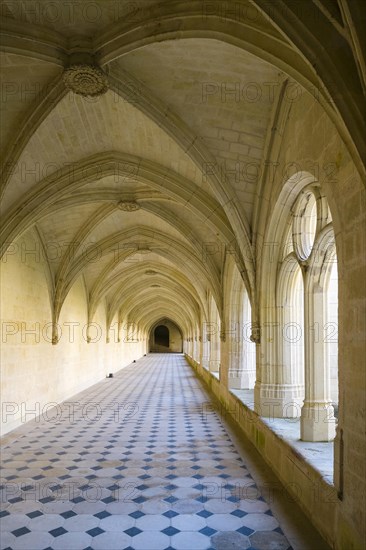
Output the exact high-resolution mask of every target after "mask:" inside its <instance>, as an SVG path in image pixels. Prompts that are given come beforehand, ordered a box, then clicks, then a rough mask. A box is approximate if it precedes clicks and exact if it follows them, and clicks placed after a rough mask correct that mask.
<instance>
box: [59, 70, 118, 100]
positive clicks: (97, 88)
mask: <svg viewBox="0 0 366 550" xmlns="http://www.w3.org/2000/svg"><path fill="white" fill-rule="evenodd" d="M62 79H63V81H64V84H65V86H66V88H68V89H69V90H71V91H72V92H74V93H75V94H78V95H82V96H84V97H87V96H89V97H96V96H99V95H103V94H105V93H106V92H107V90H108V78H107V75H106V74H105V73H104V71H102V69H101V68H100V67H98V66H97V65H92V64H89V63H82V64H75V65H70V67H67V68H66V69H65V70H64V73H63V75H62Z"/></svg>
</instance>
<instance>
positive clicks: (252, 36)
mask: <svg viewBox="0 0 366 550" xmlns="http://www.w3.org/2000/svg"><path fill="white" fill-rule="evenodd" d="M229 4H230V3H225V2H217V3H215V2H213V3H211V2H210V3H207V2H200V1H196V0H194V1H192V0H191V1H187V2H178V1H171V0H169V1H164V2H161V1H155V0H144V1H143V2H139V1H136V2H133V3H131V2H129V1H124V0H121V1H119V2H116V1H115V0H111V1H109V0H96V1H94V2H92V3H88V2H84V3H75V4H72V3H65V2H64V1H63V0H54V1H53V2H52V3H48V2H39V0H37V1H32V0H24V1H19V2H15V1H14V0H11V1H10V0H9V1H7V0H4V1H3V2H2V5H1V9H2V16H3V17H2V34H1V76H2V80H3V87H2V102H1V120H2V124H1V153H2V158H4V159H5V162H4V164H3V167H2V177H1V184H2V205H1V208H2V216H3V224H2V244H3V246H4V244H5V246H4V250H5V249H6V246H7V245H10V243H11V242H13V241H14V240H15V239H17V238H19V237H20V236H21V235H22V233H24V232H25V231H33V234H34V235H36V236H37V239H39V242H40V243H41V245H42V246H43V248H44V249H45V250H46V251H47V254H45V256H46V257H47V258H48V270H49V273H48V279H49V284H50V296H51V304H52V310H53V318H54V320H57V318H58V315H59V314H60V311H61V308H62V304H63V303H64V300H65V298H66V296H67V294H68V292H69V290H70V288H71V287H72V285H73V284H74V282H75V281H76V280H77V279H78V278H79V277H82V278H83V280H84V283H85V286H86V289H87V292H88V296H89V318H90V319H92V317H93V314H94V313H95V310H96V308H97V306H98V304H99V303H100V302H101V301H105V303H106V305H107V312H108V316H109V320H110V321H112V319H113V316H114V315H115V314H117V313H118V312H119V313H120V315H122V316H123V317H124V318H127V317H132V318H133V320H134V321H137V322H140V323H143V325H144V326H145V327H148V326H151V325H152V324H153V323H154V321H155V320H156V319H157V318H158V317H161V315H162V314H163V315H166V316H169V317H170V318H172V319H173V320H174V321H176V322H177V323H178V324H179V325H180V326H181V327H182V328H184V330H187V331H188V330H189V327H191V326H192V320H193V319H194V320H195V321H194V322H199V320H200V315H202V312H203V315H204V316H206V315H207V303H208V301H207V295H208V293H211V294H212V295H213V297H214V299H215V301H216V303H217V306H218V308H219V311H220V310H221V307H222V295H221V279H222V274H223V262H224V254H225V250H228V249H230V250H232V251H234V253H235V259H236V262H237V265H238V268H239V271H240V272H241V274H242V277H243V280H244V282H245V284H246V286H247V288H248V291H249V293H250V292H251V290H252V288H253V285H254V278H255V274H254V271H255V266H254V250H253V249H252V243H253V238H254V236H255V233H256V222H257V212H258V205H259V203H260V197H261V181H260V179H259V178H257V177H256V171H257V169H258V168H259V167H260V166H261V165H262V164H263V163H264V162H265V161H266V159H267V157H268V154H269V148H270V147H271V139H270V137H271V131H272V125H273V121H274V117H275V116H276V113H277V112H278V110H279V108H280V107H281V101H282V97H283V90H284V88H285V87H286V86H289V85H291V83H293V82H298V83H299V84H300V85H301V86H303V87H304V89H306V90H308V91H310V90H311V89H313V88H314V87H316V88H317V89H318V90H319V101H320V102H321V103H323V105H324V108H325V109H326V110H327V112H328V114H329V116H331V117H332V119H333V121H334V122H335V124H336V125H337V127H338V129H339V131H340V133H341V135H342V137H343V139H344V141H345V143H346V144H347V146H348V148H349V150H350V153H351V154H352V156H353V159H354V161H355V163H356V164H357V166H358V167H359V168H360V169H361V170H363V169H364V164H363V158H362V155H363V152H364V150H366V148H365V149H364V147H365V136H364V133H363V132H362V124H363V120H362V113H363V107H364V100H365V97H364V90H365V63H364V58H363V55H362V43H361V38H360V36H361V34H360V33H359V26H360V23H361V21H362V14H361V13H359V12H358V10H359V8H358V4H355V3H352V2H348V1H346V0H339V2H333V1H330V0H329V1H328V0H327V1H326V0H313V2H302V3H301V2H300V3H299V2H293V1H292V0H291V1H290V0H288V1H285V0H277V1H276V2H275V3H269V2H267V1H263V2H262V0H255V1H253V2H247V1H237V2H235V3H233V5H232V6H231V8H232V9H229V8H228V5H229ZM234 4H235V5H234ZM299 6H300V7H302V10H300V11H301V13H299V11H297V10H298V8H299ZM285 16H286V17H285ZM314 17H316V24H315V25H314V24H311V23H312V19H311V18H314ZM329 44H334V45H335V47H336V46H337V52H333V53H330V52H329V51H327V47H324V46H328V45H329ZM338 48H339V50H338ZM84 54H85V55H89V56H90V58H91V59H92V60H93V63H96V64H97V65H99V66H100V67H101V68H102V69H103V71H104V72H105V73H106V74H107V76H108V82H109V89H108V91H107V92H106V93H105V94H104V95H101V96H98V97H95V98H92V97H83V96H81V95H77V94H76V93H74V92H72V91H70V90H68V89H67V87H66V86H65V83H64V80H63V78H62V77H63V71H64V68H65V67H68V66H69V64H70V63H71V60H75V59H77V58H78V56H79V57H80V56H81V58H82V57H83V55H84ZM345 74H346V75H347V81H345V78H344V76H345ZM329 98H331V99H332V101H331V102H330V101H329ZM253 170H254V173H253ZM52 243H53V244H52ZM51 248H52V253H51ZM200 312H201V313H200Z"/></svg>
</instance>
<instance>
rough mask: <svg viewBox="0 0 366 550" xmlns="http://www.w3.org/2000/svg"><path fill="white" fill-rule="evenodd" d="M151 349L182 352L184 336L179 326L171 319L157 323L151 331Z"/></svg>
mask: <svg viewBox="0 0 366 550" xmlns="http://www.w3.org/2000/svg"><path fill="white" fill-rule="evenodd" d="M149 351H150V352H152V353H154V352H155V353H182V352H183V337H182V333H181V330H180V329H179V327H178V326H177V325H176V324H175V323H173V321H170V320H169V319H163V320H160V321H158V322H157V323H155V325H154V326H153V327H152V328H151V331H150V338H149Z"/></svg>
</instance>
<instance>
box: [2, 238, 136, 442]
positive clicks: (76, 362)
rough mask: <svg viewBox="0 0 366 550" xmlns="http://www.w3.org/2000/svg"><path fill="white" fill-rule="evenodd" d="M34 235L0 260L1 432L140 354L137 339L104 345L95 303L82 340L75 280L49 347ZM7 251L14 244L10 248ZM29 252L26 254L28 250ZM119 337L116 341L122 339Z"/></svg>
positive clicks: (83, 311) (80, 289)
mask: <svg viewBox="0 0 366 550" xmlns="http://www.w3.org/2000/svg"><path fill="white" fill-rule="evenodd" d="M35 242H36V240H35V238H34V235H33V234H28V235H24V236H23V237H21V239H19V240H18V241H17V243H16V245H17V247H16V248H17V251H16V253H12V254H7V255H6V256H5V257H4V259H3V261H2V263H1V281H2V293H1V326H2V346H1V348H2V352H1V368H2V372H1V381H2V384H1V401H2V426H1V427H2V433H4V434H5V433H7V432H9V431H10V430H12V429H14V428H16V427H17V426H19V425H20V424H22V423H24V422H25V421H28V420H31V419H32V418H34V417H35V416H36V415H39V414H42V413H43V414H46V411H47V410H49V409H50V407H51V404H54V405H55V404H59V403H61V402H62V401H64V400H67V399H68V398H69V397H71V396H72V395H74V394H76V393H78V392H80V391H82V390H83V389H85V388H87V387H89V386H91V385H92V384H94V383H96V382H98V381H99V380H101V379H103V378H104V377H105V376H106V375H107V374H109V373H111V372H115V371H117V370H119V369H121V368H122V367H124V366H126V365H128V364H129V363H130V362H131V361H132V360H134V359H138V358H139V357H140V356H141V355H143V353H144V351H145V349H144V342H131V343H125V342H123V341H122V342H120V343H118V341H117V338H110V343H108V344H107V343H106V330H105V324H106V321H105V310H104V307H103V306H99V307H98V309H97V312H96V315H95V317H94V319H93V323H94V324H93V326H92V327H90V338H91V342H90V343H87V337H86V336H87V334H86V333H87V296H86V293H85V288H84V285H83V280H82V278H79V279H78V280H77V281H76V282H75V284H74V286H73V287H72V288H71V290H70V292H69V294H68V296H67V298H66V301H65V303H64V305H63V308H62V310H61V315H60V319H59V321H58V325H59V330H61V332H60V339H59V342H58V344H56V345H52V324H51V320H52V316H51V308H50V298H49V291H50V288H49V286H48V284H47V278H46V273H47V269H48V267H47V265H46V262H45V261H44V257H43V256H42V254H38V253H36V254H35V253H32V252H31V251H32V250H33V251H34V250H35ZM13 250H14V248H13ZM27 251H28V252H27ZM122 340H123V338H122Z"/></svg>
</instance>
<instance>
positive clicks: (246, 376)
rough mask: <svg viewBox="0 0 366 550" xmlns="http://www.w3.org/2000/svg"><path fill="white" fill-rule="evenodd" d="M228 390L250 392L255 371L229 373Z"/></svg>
mask: <svg viewBox="0 0 366 550" xmlns="http://www.w3.org/2000/svg"><path fill="white" fill-rule="evenodd" d="M228 380H229V388H232V389H233V390H250V389H252V388H254V382H255V371H243V370H238V371H232V370H230V371H229V377H228Z"/></svg>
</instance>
